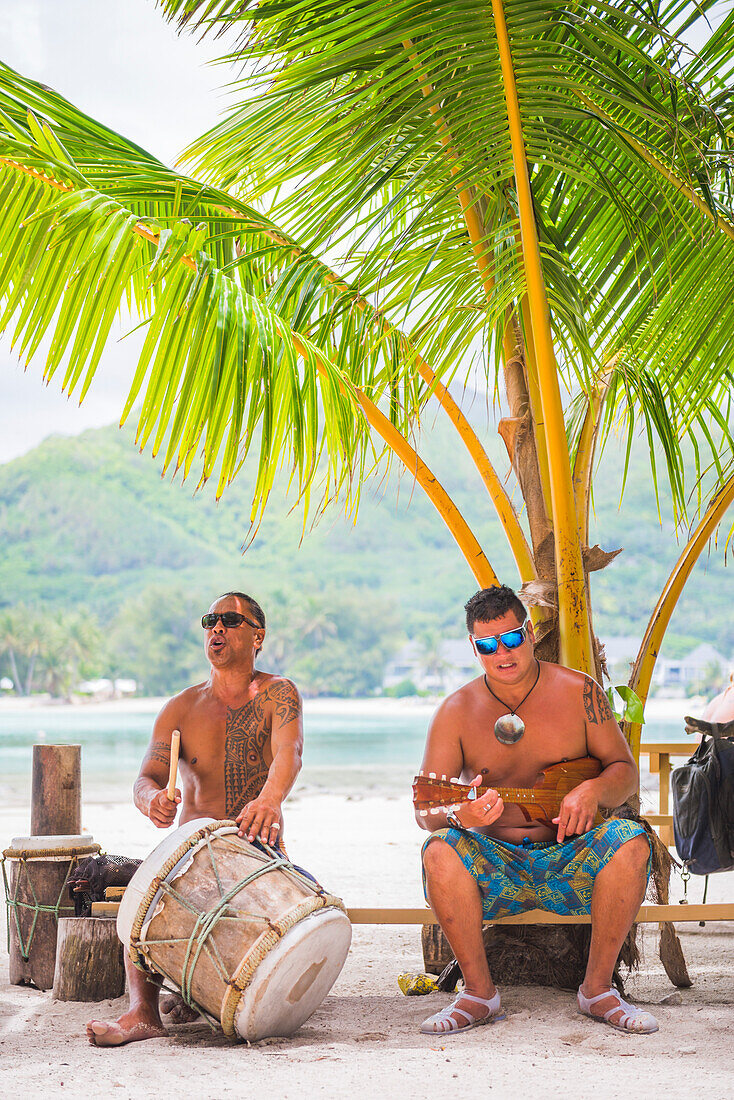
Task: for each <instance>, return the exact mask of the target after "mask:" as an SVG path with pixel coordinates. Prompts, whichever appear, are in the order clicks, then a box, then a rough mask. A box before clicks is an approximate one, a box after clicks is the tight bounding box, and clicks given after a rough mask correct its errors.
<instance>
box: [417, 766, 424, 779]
mask: <svg viewBox="0 0 734 1100" xmlns="http://www.w3.org/2000/svg"><path fill="white" fill-rule="evenodd" d="M418 775H419V777H420V778H421V779H423V777H424V775H425V772H424V771H423V768H421V770H420V771H419V772H418Z"/></svg>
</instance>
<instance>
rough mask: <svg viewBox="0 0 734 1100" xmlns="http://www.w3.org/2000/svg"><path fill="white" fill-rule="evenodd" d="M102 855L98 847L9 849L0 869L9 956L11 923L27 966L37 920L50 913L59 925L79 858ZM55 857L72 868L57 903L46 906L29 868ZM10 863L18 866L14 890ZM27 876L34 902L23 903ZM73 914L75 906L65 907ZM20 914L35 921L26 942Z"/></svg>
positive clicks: (65, 877)
mask: <svg viewBox="0 0 734 1100" xmlns="http://www.w3.org/2000/svg"><path fill="white" fill-rule="evenodd" d="M99 851H100V846H99V844H96V843H90V844H78V845H74V846H70V847H68V848H37V849H25V848H12V847H11V848H6V849H5V850H4V852H3V854H2V860H0V866H2V873H3V886H4V888H5V910H6V913H7V920H6V940H7V949H8V954H9V953H10V946H11V945H10V929H11V919H12V921H13V923H14V924H15V932H16V935H17V937H18V948H19V951H20V957H21V959H22V960H23V962H28V961H29V959H30V954H31V948H32V946H33V939H34V937H35V934H36V927H37V925H38V918H39V916H40V915H41V914H42V913H48V914H50V915H51V916H53V919H54V921H55V922H56V925H57V926H58V923H59V915H60V911H61V909H62V903H63V899H64V895H65V893H66V887H67V884H68V882H69V875H70V874H71V872H72V870H73V869H74V868H75V867H76V865H77V862H78V860H79V857H80V856H88V855H96V854H97V853H98V852H99ZM50 856H51V857H55V859H56V861H57V862H61V861H62V860H63V859H68V860H69V866H68V867H67V869H66V874H65V876H64V881H63V882H62V884H61V889H60V891H59V896H58V897H57V899H56V901H55V902H51V903H44V902H41V901H39V900H38V895H37V894H36V888H35V886H34V883H33V879H32V877H31V875H30V874H29V873H28V866H27V865H28V864H29V863H32V862H33V860H48V859H49V857H50ZM8 860H14V861H17V863H18V872H17V875H16V878H15V889H14V890H12V896H11V887H10V884H9V882H8V876H7V872H6V870H5V863H6V861H8ZM24 876H25V881H26V882H27V884H28V887H29V888H30V894H31V897H32V899H33V900H32V901H22V900H21V899H20V898H19V897H18V894H19V892H20V888H21V884H22V882H23V878H24ZM66 908H67V909H68V910H69V912H70V914H73V912H74V906H73V905H71V904H69V905H67V906H66ZM21 910H25V911H28V912H31V913H32V914H33V919H32V921H31V927H30V930H29V932H28V939H27V940H26V941H25V942H24V940H23V929H22V927H21V919H20V917H21V913H20V911H21Z"/></svg>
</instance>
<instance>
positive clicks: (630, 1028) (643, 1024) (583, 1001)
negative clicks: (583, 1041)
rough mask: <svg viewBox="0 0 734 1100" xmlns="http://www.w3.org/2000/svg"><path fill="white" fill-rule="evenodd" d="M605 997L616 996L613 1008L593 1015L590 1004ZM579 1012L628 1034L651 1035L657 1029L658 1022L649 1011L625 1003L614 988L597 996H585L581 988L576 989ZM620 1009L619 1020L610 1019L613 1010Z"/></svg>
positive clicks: (617, 1010)
mask: <svg viewBox="0 0 734 1100" xmlns="http://www.w3.org/2000/svg"><path fill="white" fill-rule="evenodd" d="M605 997H616V998H617V1004H616V1005H615V1006H614V1008H610V1009H609V1010H608V1011H607V1012H605V1013H604V1015H603V1016H595V1015H594V1013H593V1012H592V1011H591V1006H592V1005H595V1004H596V1003H597V1001H603V1000H604V998H605ZM578 1002H579V1012H580V1013H581V1015H582V1016H588V1017H589V1018H590V1019H592V1020H596V1021H597V1022H598V1023H600V1024H608V1026H609V1027H613V1028H614V1029H615V1030H616V1031H626V1032H627V1033H628V1034H635V1035H652V1033H653V1032H654V1031H657V1030H658V1022H657V1020H656V1019H655V1017H654V1016H653V1015H652V1013H650V1012H646V1011H645V1010H644V1008H635V1006H634V1005H631V1004H627V1002H626V1001H623V1000H622V998H621V997H620V995H619V993H618V992H617V990H616V989H607V990H606V991H605V992H604V993H600V994H599V995H598V996H597V997H585V996H584V995H583V993H582V992H581V990H580V989H579V991H578ZM620 1009H622V1012H623V1015H622V1016H620V1018H619V1020H618V1021H616V1022H613V1021H612V1020H610V1016H613V1015H614V1014H615V1012H619V1010H620Z"/></svg>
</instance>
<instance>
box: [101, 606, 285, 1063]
mask: <svg viewBox="0 0 734 1100" xmlns="http://www.w3.org/2000/svg"><path fill="white" fill-rule="evenodd" d="M202 626H203V627H204V632H205V641H204V649H205V652H206V656H207V660H208V661H209V664H210V665H211V673H210V675H209V679H208V680H205V681H204V683H202V684H196V685H195V686H194V687H190V688H187V689H186V690H185V691H182V692H181V694H180V695H176V696H175V697H174V698H173V699H171V700H170V701H169V702H168V703H166V705H165V706H164V707H163V710H162V711H161V712H160V714H159V715H158V717H157V719H156V721H155V725H154V727H153V736H152V738H151V742H150V745H149V747H148V751H147V753H146V755H145V758H144V760H143V764H142V767H141V769H140V775H139V776H138V778H137V780H136V782H135V787H134V794H133V797H134V800H135V805H136V806H137V808H138V809H139V810H140V812H141V813H143V814H145V816H146V817H149V818H150V820H151V821H152V822H153V824H154V825H155V826H156V827H157V828H158V829H167V828H169V827H170V826H171V825H173V822H174V820H175V817H176V813H177V811H178V806H179V803H180V804H181V816H180V818H179V824H184V823H185V822H186V821H191V820H193V819H194V818H197V817H213V818H215V820H218V821H219V820H223V819H226V818H234V819H235V820H236V821H237V823H238V824H239V826H240V830H239V835H240V836H246V837H247V839H248V840H250V841H253V840H254V839H256V838H259V839H260V840H262V841H265V842H267V843H268V844H270V845H271V846H273V847H275V846H276V845H278V844H279V843H280V844H282V838H283V810H282V806H283V800H284V799H285V797H286V795H287V794H288V792H289V791H290V789H291V787H292V786H293V784H294V782H295V779H296V776H297V775H298V772H299V771H300V768H301V751H302V746H303V721H302V709H301V699H300V696H299V694H298V691H297V690H296V687H295V685H294V684H293V683H291V681H290V680H286V679H285V678H284V677H282V676H274V675H272V674H271V673H269V672H261V671H260V670H259V669H256V668H255V660H256V658H257V655H258V654H259V652H260V650H261V649H262V644H263V640H264V638H265V616H264V614H263V612H262V610H261V608H260V607H259V606H258V604H257V603H256V602H255V601H254V600H253V599H252V597H250V596H247V595H245V593H243V592H228V593H227V594H226V595H224V596H220V598H219V599H218V600H215V602H214V603H213V604H212V606H211V607H210V609H209V611H208V613H207V614H206V615H204V616H203V618H202ZM175 729H177V730H179V731H180V733H181V748H180V758H179V759H180V772H181V788H182V790H179V789H178V788H177V789H176V794H175V801H174V802H171V801H170V800H169V799H168V795H167V792H166V787H167V783H168V771H169V764H170V755H171V736H172V734H173V731H174V730H175ZM125 968H126V972H127V978H128V989H129V992H130V1010H129V1011H128V1012H126V1013H125V1014H124V1015H123V1016H121V1017H120V1019H119V1020H117V1021H116V1022H114V1023H104V1022H102V1021H100V1020H92V1021H91V1022H90V1023H89V1024H88V1025H87V1035H88V1037H89V1040H90V1042H91V1043H92V1044H94V1045H96V1046H120V1045H121V1044H123V1043H129V1042H134V1041H136V1040H140V1039H153V1038H157V1037H158V1036H161V1035H165V1034H166V1030H165V1028H164V1026H163V1024H162V1022H161V1018H160V1014H159V1006H158V992H159V983H158V982H157V981H155V979H152V978H149V977H148V976H146V975H145V974H144V973H143V972H142V971H141V970H138V969H137V967H135V966H133V965H132V963H131V961H130V959H129V958H128V955H127V952H125ZM161 1007H162V1008H163V1009H164V1011H170V1010H171V1009H173V1010H174V1011H173V1015H174V1018H177V1019H178V1020H182V1019H185V1018H187V1012H188V1011H189V1010H185V1006H183V1002H181V1000H180V998H175V997H174V998H168V999H167V1001H164V1002H163V1003H162V1005H161ZM192 1015H193V1014H192ZM188 1018H192V1016H189V1017H188Z"/></svg>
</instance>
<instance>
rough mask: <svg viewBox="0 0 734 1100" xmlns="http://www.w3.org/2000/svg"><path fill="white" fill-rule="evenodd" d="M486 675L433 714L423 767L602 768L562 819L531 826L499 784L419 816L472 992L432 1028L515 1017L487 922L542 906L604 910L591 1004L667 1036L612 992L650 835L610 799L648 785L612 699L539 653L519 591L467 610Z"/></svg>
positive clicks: (641, 891) (523, 771)
mask: <svg viewBox="0 0 734 1100" xmlns="http://www.w3.org/2000/svg"><path fill="white" fill-rule="evenodd" d="M466 623H467V629H468V631H469V637H470V641H471V644H472V647H473V649H474V653H475V654H476V656H477V658H478V660H479V663H480V665H481V667H482V671H483V675H482V676H479V677H477V679H475V680H472V681H471V682H470V683H468V684H465V685H464V686H463V687H462V688H459V690H458V691H455V692H454V693H453V694H452V695H450V696H449V697H448V698H447V699H446V700H445V701H444V702H443V703H442V704H441V706H440V707H439V708H438V710H437V712H436V714H435V715H434V718H433V720H432V722H431V725H430V728H429V732H428V741H427V744H426V751H425V755H424V758H423V765H422V772H423V774H427V773H428V774H431V773H435V774H436V775H437V776H442V775H444V776H448V777H460V778H461V779H462V781H463V782H465V783H471V784H472V785H473V786H480V785H481V786H485V785H486V784H487V783H491V784H492V788H494V787H523V788H530V787H533V786H534V785H535V784H536V782H537V781H538V779H539V776H540V773H541V772H542V771H543V770H544V769H547V768H549V767H550V766H551V765H554V764H558V763H560V762H561V761H566V760H568V761H573V760H577V759H579V758H581V757H589V756H591V757H595V758H596V760H598V761H599V763H600V765H601V771H600V773H599V774H598V776H597V777H596V778H594V779H587V780H585V781H583V782H581V783H579V784H578V786H576V787H574V789H573V790H571V791H570V793H568V794H566V796H565V797H564V798H563V800H562V802H561V804H560V811H559V813H558V816H557V817H554V818H553V821H552V823H551V822H550V821H548V820H532V821H529V822H528V821H527V820H526V818H525V816H524V815H523V812H522V810H521V808H520V807H519V806H517V805H509V804H508V805H507V806H505V805H504V803H503V801H502V799H501V798H500V796H499V794H498V793H497V791H496V790H494V789H489V790H487V791H486V792H485V793H484V794H483V795H481V796H480V797H478V798H476V799H474V800H466V801H463V802H461V804H460V805H458V806H457V807H455V808H454V810H453V811H451V810H449V812H448V814H447V813H444V812H439V813H433V812H431V813H428V814H425V815H424V814H421V813H417V814H416V818H417V821H418V824H419V825H420V826H421V827H422V828H424V829H427V830H428V831H429V832H430V833H431V836H430V837H429V838H428V840H427V841H426V843H425V845H424V847H423V872H424V881H425V888H426V897H427V899H428V901H429V903H430V905H431V907H432V909H433V911H434V913H435V914H436V916H437V917H438V920H439V922H440V924H441V927H442V929H443V931H444V933H445V934H446V937H447V939H448V941H449V943H450V944H451V948H452V950H453V952H454V954H455V956H456V959H457V962H458V963H459V966H460V967H461V971H462V974H463V976H464V982H465V988H464V990H463V991H462V992H461V993H459V994H458V996H457V997H456V998H455V999H454V1001H453V1002H452V1003H451V1004H450V1005H449V1006H448V1007H447V1008H444V1009H443V1010H442V1011H440V1012H437V1013H436V1014H435V1015H434V1016H431V1017H430V1018H429V1019H427V1020H425V1021H424V1023H423V1024H422V1026H421V1031H423V1032H425V1033H427V1034H430V1035H434V1034H450V1033H452V1032H453V1033H455V1032H458V1031H463V1030H466V1029H468V1028H471V1027H476V1026H478V1025H479V1024H486V1023H490V1022H491V1021H492V1020H496V1019H499V1018H501V1017H502V1015H503V1013H502V1009H501V1007H500V995H499V993H498V992H497V990H496V988H495V986H494V983H493V981H492V977H491V975H490V972H489V968H488V965H487V959H486V955H485V950H484V944H483V940H482V921H483V920H491V919H494V918H497V917H500V916H505V915H507V914H514V913H521V912H523V911H526V910H529V909H536V908H540V909H546V910H550V911H552V912H556V913H563V914H565V915H577V914H582V913H590V914H591V924H592V936H591V947H590V950H589V958H588V965H587V968H586V974H585V977H584V981H583V983H582V985H581V988H580V989H579V993H578V1004H579V1011H580V1012H582V1013H583V1014H585V1015H588V1016H591V1017H592V1018H593V1019H596V1020H600V1021H602V1022H606V1023H608V1024H610V1025H611V1026H612V1027H616V1028H617V1029H619V1030H623V1031H630V1032H636V1033H648V1032H652V1031H657V1029H658V1025H657V1022H656V1020H655V1019H654V1017H653V1016H651V1015H650V1014H649V1013H647V1012H643V1011H641V1010H639V1009H636V1008H633V1007H632V1006H631V1005H628V1004H627V1003H626V1002H625V1001H623V1000H622V999H621V997H620V996H619V994H618V993H617V992H616V991H615V990H614V989H613V988H612V974H613V971H614V966H615V964H616V961H617V957H618V955H619V951H620V949H621V947H622V944H623V943H624V940H625V938H626V936H627V933H628V932H629V930H630V927H631V926H632V922H633V920H634V918H635V916H636V914H637V911H638V908H639V906H640V904H641V902H642V899H643V897H644V895H645V890H646V885H647V877H648V874H649V860H650V843H649V841H648V839H647V836H646V834H645V831H644V829H643V827H642V826H641V825H639V824H637V823H635V822H632V821H625V820H620V819H609V820H606V821H604V822H603V823H602V824H596V825H595V821H596V819H597V811H598V810H599V809H600V808H601V807H607V808H611V807H615V806H619V805H621V804H622V803H623V802H624V801H625V800H626V799H627V798H629V797H630V795H632V794H634V793H636V791H637V787H638V772H637V768H636V766H635V763H634V760H633V757H632V754H631V752H630V750H629V747H628V745H627V743H626V741H625V739H624V737H623V735H622V732H621V730H620V728H619V726H618V725H617V723H616V721H615V719H614V715H613V714H612V710H611V707H610V706H609V703H608V701H607V698H606V696H605V694H604V692H603V691H602V689H601V688H600V687H599V685H598V684H597V683H596V682H595V681H594V680H592V679H591V677H589V676H585V675H583V674H582V673H580V672H576V671H574V670H572V669H569V668H564V667H562V666H559V665H555V664H549V663H547V662H545V661H539V660H538V659H537V658H536V657H535V654H534V649H533V644H534V635H533V627H532V625H531V623H530V620H529V619H528V618H527V612H526V610H525V608H524V607H523V605H522V604H521V603H520V600H519V599H518V598H517V596H516V595H515V593H514V592H513V591H512V590H511V589H510V588H507V587H506V586H504V585H503V586H501V587H494V588H488V589H484V590H483V591H481V592H477V593H476V595H475V596H472V598H471V599H470V600H469V602H468V603H467V604H466Z"/></svg>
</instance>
